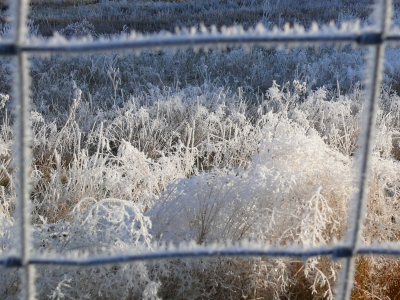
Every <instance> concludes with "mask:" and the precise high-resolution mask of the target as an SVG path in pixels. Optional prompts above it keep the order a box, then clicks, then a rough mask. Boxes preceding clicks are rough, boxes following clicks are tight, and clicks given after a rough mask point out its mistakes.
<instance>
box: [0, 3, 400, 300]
mask: <svg viewBox="0 0 400 300" xmlns="http://www.w3.org/2000/svg"><path fill="white" fill-rule="evenodd" d="M0 4H2V5H3V2H2V1H0ZM371 4H372V2H371V1H367V0H365V1H364V0H362V1H361V0H360V1H352V0H335V1H331V3H329V5H325V6H324V5H323V2H321V4H319V5H316V4H315V3H312V2H311V1H292V0H281V1H277V2H276V3H275V2H273V1H268V0H267V1H261V0H243V1H234V0H224V1H216V0H215V1H214V0H212V1H191V0H187V1H147V0H146V1H130V0H127V1H105V0H101V1H94V0H93V1H84V0H82V1H78V0H76V1H72V0H67V1H47V0H37V1H33V4H32V6H31V14H30V22H29V29H30V37H34V36H36V35H41V36H44V37H45V38H47V37H49V36H51V35H53V34H54V32H57V33H55V34H56V35H60V36H62V37H63V38H65V39H66V40H71V39H73V40H75V39H80V38H83V39H84V38H86V37H87V36H89V35H90V36H92V37H93V38H94V39H100V38H102V37H104V36H105V37H110V36H112V35H118V36H124V35H128V34H129V32H130V31H131V30H137V31H139V32H145V33H153V32H159V31H162V30H168V31H174V30H176V29H175V28H176V27H182V26H197V27H199V28H200V25H199V24H200V23H201V22H202V21H203V23H204V26H205V27H207V28H209V27H210V26H211V25H212V24H216V25H217V27H218V28H220V26H222V25H227V26H231V25H235V24H243V27H244V28H245V29H247V28H252V27H254V26H256V25H257V24H258V23H259V22H260V23H262V24H263V26H265V27H266V29H272V28H273V26H277V27H279V28H282V27H284V26H285V25H284V24H285V22H289V24H290V26H292V25H293V24H294V23H300V24H302V25H303V26H304V27H305V28H306V30H309V29H310V27H311V26H312V25H311V21H313V20H316V21H317V22H318V23H317V25H315V26H322V24H325V23H328V22H329V21H330V20H333V21H334V22H335V24H336V25H337V26H341V25H342V24H344V23H345V22H347V25H346V26H349V28H352V27H354V26H357V24H356V23H357V22H359V24H361V26H367V25H368V24H371V23H372V21H373V20H372V19H371V18H369V17H368V16H369V14H370V13H371V11H372V9H371ZM398 5H399V3H398V2H396V1H395V2H394V7H395V11H394V16H393V20H394V23H395V24H396V25H400V14H399V12H398ZM4 7H5V6H4ZM7 18H8V16H7V11H6V10H3V11H0V38H1V39H6V38H7V37H8V36H9V34H10V28H9V26H8V23H7V22H6V20H7ZM357 20H358V21H357ZM318 24H319V25H318ZM336 25H335V26H336ZM60 39H61V38H60ZM366 57H368V51H367V50H366V49H365V48H356V47H352V46H350V45H338V46H331V45H322V46H320V47H318V48H311V47H310V48H297V47H296V48H293V49H278V48H272V49H266V48H262V47H257V46H254V47H251V48H249V49H244V48H241V47H230V48H228V49H225V50H224V51H220V50H215V49H212V50H204V49H202V50H200V51H195V50H194V49H187V50H171V49H161V50H160V51H147V50H145V51H142V52H141V53H129V52H128V51H126V52H125V53H123V54H121V53H107V54H101V53H100V54H85V55H83V54H80V55H59V54H54V55H47V56H40V55H34V56H32V57H30V64H31V66H30V75H31V93H30V97H31V112H30V123H31V127H32V140H31V151H32V159H31V162H30V170H29V176H30V180H31V184H32V189H31V191H30V199H31V202H32V227H33V238H32V243H33V246H34V249H33V250H32V251H33V253H34V257H53V256H54V257H66V258H67V257H69V258H76V257H82V258H83V257H89V256H93V257H97V255H103V256H105V257H108V256H110V255H112V254H120V253H134V254H143V253H153V252H155V251H162V250H172V249H181V250H182V249H183V250H186V249H199V247H200V246H204V247H210V248H206V249H214V248H213V247H216V248H218V247H221V246H227V247H232V248H234V247H235V246H236V245H239V246H240V245H242V246H243V245H245V246H246V245H248V246H249V247H260V246H262V247H267V246H271V247H283V248H288V247H295V248H296V249H312V248H316V247H325V246H328V245H332V244H341V243H342V241H343V239H344V236H345V234H346V232H347V231H349V230H350V229H351V228H348V226H347V221H348V217H350V218H351V217H352V215H351V214H349V206H350V201H352V200H353V199H354V194H355V192H356V174H355V171H354V168H355V164H356V163H357V162H356V157H357V156H356V155H355V154H356V153H357V150H358V149H359V145H358V137H359V134H360V131H361V129H362V128H361V127H362V126H363V125H362V124H363V123H362V122H360V119H361V115H362V114H363V111H364V109H365V103H366V100H365V98H366V96H365V93H364V91H363V89H364V87H365V75H366V74H367V73H368V71H369V70H368V68H367V67H366V63H365V58H366ZM385 58H386V60H385V70H384V78H383V81H382V86H381V90H380V97H379V110H378V116H377V122H376V139H375V141H374V148H373V162H372V173H371V179H370V183H369V196H368V197H369V198H368V199H369V202H368V209H367V215H366V222H365V226H364V230H363V233H362V239H363V243H364V244H365V245H374V244H378V245H382V244H385V243H392V244H393V245H395V246H397V247H398V243H399V240H400V217H399V215H398V209H399V201H400V162H399V160H400V144H399V142H400V130H399V129H400V96H399V94H400V50H399V49H398V48H393V47H387V48H386V54H385ZM12 68H13V60H12V59H11V58H7V57H0V120H1V122H0V257H2V256H6V255H9V254H13V253H15V249H16V244H17V243H18V238H17V237H16V233H15V228H14V225H15V223H16V219H15V216H14V210H15V201H16V195H15V188H16V179H15V174H16V170H15V165H14V161H13V160H14V158H13V155H14V152H15V151H19V149H18V147H17V148H15V147H14V148H13V141H14V138H15V132H14V127H13V126H14V121H15V117H14V115H13V112H12V111H13V102H14V101H15V99H14V98H13V94H12V92H11V87H12V85H13V80H12V76H11V70H12ZM35 268H36V277H37V279H36V289H37V293H38V295H37V297H38V299H334V298H335V295H336V291H335V284H336V283H337V281H338V272H339V270H340V269H341V268H342V264H341V260H334V259H332V258H331V257H330V256H317V257H311V258H307V259H301V258H296V257H252V256H250V257H234V256H226V257H213V258H211V257H200V258H191V259H188V258H174V259H172V258H171V259H162V260H148V261H139V262H132V263H120V264H108V265H100V266H95V267H93V266H89V267H84V268H76V267H68V266H47V265H43V266H36V267H35ZM19 285H20V279H19V276H18V270H15V269H6V268H1V269H0V298H1V299H15V298H17V297H18V289H19ZM399 297H400V259H399V258H398V257H395V256H383V255H382V256H372V255H360V256H358V257H357V259H356V274H355V284H354V288H353V292H352V299H398V298H399Z"/></svg>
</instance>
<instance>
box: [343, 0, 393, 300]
mask: <svg viewBox="0 0 400 300" xmlns="http://www.w3.org/2000/svg"><path fill="white" fill-rule="evenodd" d="M391 10H392V1H391V0H381V1H380V3H376V7H375V12H374V13H375V22H376V26H377V29H378V33H379V35H380V43H379V44H377V45H375V46H370V55H369V57H368V59H369V61H367V67H366V69H367V71H368V72H365V74H364V76H365V82H366V97H367V102H366V107H365V109H364V114H363V117H362V118H361V121H360V122H361V128H362V132H361V134H360V137H359V143H358V144H359V145H360V147H361V149H360V151H359V152H358V153H357V154H358V156H359V157H357V159H359V160H360V161H359V165H358V166H357V168H356V171H357V172H356V176H359V177H358V179H357V180H358V182H357V190H356V195H355V197H354V200H353V203H350V213H349V214H348V228H350V229H351V231H350V232H348V236H347V237H346V238H347V240H348V242H349V243H350V248H351V256H350V257H347V258H345V262H344V266H343V269H342V270H341V272H342V276H340V277H341V281H342V282H340V283H339V286H340V285H342V286H340V289H339V291H340V292H341V295H340V296H339V299H344V300H345V299H350V297H351V291H352V289H353V285H354V275H355V261H356V257H357V253H358V249H359V247H360V242H361V235H362V230H363V226H364V221H365V215H366V207H367V202H368V190H369V188H368V183H369V177H370V176H369V173H370V169H371V160H372V149H373V147H374V134H375V124H376V114H377V106H378V99H379V94H380V86H381V83H382V73H383V60H384V54H385V37H386V34H387V32H388V30H389V26H390V21H391Z"/></svg>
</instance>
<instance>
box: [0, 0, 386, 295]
mask: <svg viewBox="0 0 400 300" xmlns="http://www.w3.org/2000/svg"><path fill="white" fill-rule="evenodd" d="M379 4H380V5H379V6H378V5H377V7H376V21H377V22H378V31H377V33H373V34H372V35H370V37H372V40H371V41H369V40H368V39H367V40H366V41H364V40H363V37H362V36H361V37H360V41H361V42H370V43H371V44H374V45H373V46H370V50H371V55H370V58H369V63H368V66H369V67H370V69H369V70H368V72H370V73H367V74H369V78H368V80H367V85H366V86H367V93H366V96H367V103H366V108H365V113H364V121H365V122H364V123H363V124H362V125H363V126H362V131H363V132H362V134H361V136H360V140H359V145H360V146H361V148H360V151H359V152H358V155H359V161H360V163H359V168H358V169H357V171H358V173H357V174H356V175H357V176H359V178H358V183H357V184H358V189H357V194H356V195H355V197H354V200H353V203H351V205H350V206H351V210H350V212H351V213H350V214H349V217H348V227H349V228H352V230H351V231H350V232H349V233H348V236H347V239H348V240H347V241H348V245H347V246H346V247H347V248H346V247H345V251H344V252H343V253H345V252H346V251H347V249H349V250H350V252H349V253H348V254H346V255H342V256H339V257H345V259H344V265H343V268H342V270H341V275H342V276H341V277H340V278H341V281H340V285H339V288H340V289H339V294H338V298H339V299H350V297H351V291H352V287H353V282H354V273H355V260H356V255H357V253H361V252H362V251H366V252H368V249H367V250H365V249H364V250H363V249H362V247H360V242H361V234H362V228H363V223H364V219H365V213H366V205H367V201H368V177H369V170H370V164H371V159H372V148H373V143H374V139H373V138H374V128H375V122H376V110H377V102H378V97H379V93H380V85H381V78H382V69H383V57H384V51H385V39H386V34H387V32H388V29H389V26H390V19H391V18H390V15H391V14H390V12H391V8H392V0H381V1H380V3H379ZM10 6H11V11H12V12H13V17H14V21H13V24H12V30H13V33H14V41H13V45H11V46H10V45H6V46H7V47H6V48H4V49H6V50H4V52H5V53H6V52H7V51H9V52H10V53H11V55H13V56H14V57H13V58H14V62H15V68H14V71H13V73H14V74H13V75H14V82H13V86H12V90H13V95H14V98H15V99H16V104H15V108H14V113H15V116H16V121H15V127H14V128H15V140H14V150H15V166H16V169H17V191H16V192H17V203H16V204H17V205H16V206H17V207H16V218H17V220H18V228H19V252H18V255H19V257H18V260H19V261H20V262H19V266H20V276H21V286H20V297H21V299H34V298H35V296H36V293H35V285H34V279H35V264H43V263H49V262H50V261H48V262H46V261H45V260H34V259H31V257H30V250H31V230H32V228H31V216H30V200H29V193H30V184H29V167H30V165H31V161H30V160H31V153H30V147H29V145H30V139H31V129H30V124H29V111H30V110H29V106H30V102H29V101H30V100H29V88H30V76H29V73H28V72H29V61H28V54H29V52H34V51H38V49H39V48H36V50H35V48H31V49H30V48H29V46H30V45H28V44H27V43H26V40H27V15H28V8H29V0H10ZM309 38H310V40H311V37H309ZM314 38H315V37H314ZM358 38H359V37H354V39H358ZM332 40H333V37H332ZM349 40H350V38H349ZM204 41H205V40H204ZM204 41H203V42H204ZM210 41H211V42H209V43H217V41H216V40H215V41H214V40H213V39H211V40H210ZM175 42H176V41H175ZM178 42H179V41H178ZM200 42H202V41H200ZM239 42H240V40H239ZM241 42H242V43H243V44H244V43H245V41H244V40H242V41H241ZM247 42H248V43H251V42H250V41H247ZM110 43H112V42H110ZM164 43H166V42H165V41H164ZM289 43H290V41H289ZM293 43H295V42H294V41H293ZM361 44H362V43H361ZM2 46H3V45H0V50H1V47H2ZM64 46H65V45H64ZM111 46H112V45H111ZM111 46H110V45H106V44H105V45H103V46H102V45H97V46H96V45H92V46H90V45H89V47H92V50H93V51H94V50H99V49H101V48H102V47H103V48H107V47H109V49H111V48H112V47H111ZM114 46H115V45H114ZM117 46H118V44H117ZM159 46H163V43H162V42H161V43H160V45H159ZM183 46H184V45H183ZM39 47H40V45H39ZM74 47H75V48H74ZM129 47H130V46H129ZM141 47H142V48H143V46H141ZM177 47H179V45H178V46H177ZM49 49H50V48H49ZM68 49H69V50H71V51H72V50H73V51H79V48H78V46H77V45H72V46H71V48H68V45H67V46H66V47H65V49H64V50H67V51H68ZM82 49H84V48H82ZM50 50H51V49H50ZM61 50H62V49H61ZM86 50H88V49H86ZM89 50H90V48H89ZM10 53H9V54H10ZM226 249H227V250H226V253H225V252H224V251H220V250H218V251H215V252H212V251H209V250H207V251H205V252H204V255H205V256H207V255H232V254H234V255H271V256H273V255H278V254H279V255H284V256H285V255H286V256H288V255H291V252H290V250H286V252H285V250H282V252H279V251H278V252H277V253H275V254H274V252H273V251H272V250H271V251H269V252H268V250H265V251H264V250H263V251H264V252H263V251H260V252H257V251H254V252H251V249H247V252H246V249H242V250H240V249H239V250H237V249H236V250H229V248H226ZM339 250H341V249H339ZM235 251H237V252H235ZM379 251H384V249H383V250H379V249H375V252H376V253H378V252H379ZM300 252H301V251H300ZM300 252H298V253H300ZM224 253H225V254H224ZM257 253H258V254H257ZM298 253H297V254H298ZM301 253H303V254H304V255H308V256H315V255H331V254H333V255H335V254H338V253H339V251H336V250H334V249H333V250H330V249H328V250H326V254H324V251H323V250H321V249H319V250H318V249H317V250H308V251H303V252H301ZM301 253H300V254H301ZM343 253H342V254H343ZM199 254H201V252H199V251H198V252H195V251H188V252H185V251H182V252H179V251H177V252H175V253H172V254H171V253H164V254H162V253H161V255H160V256H159V257H158V258H162V257H168V255H169V256H173V255H176V257H185V256H186V257H190V256H193V257H194V256H197V255H199ZM293 254H296V252H293ZM163 255H164V256H163ZM154 257H155V258H157V254H156V253H155V254H149V255H148V256H146V255H144V256H142V257H140V256H134V257H131V258H130V260H132V261H133V260H140V259H154ZM128 258H129V257H114V258H103V259H97V260H96V259H93V261H92V262H91V261H90V258H89V260H88V261H87V262H86V263H87V264H86V265H92V264H105V263H109V262H108V261H107V259H108V260H110V259H111V261H113V262H114V263H116V262H123V261H129V259H128ZM50 263H52V264H60V265H62V264H68V263H71V265H73V264H76V265H79V264H78V263H77V262H75V261H71V262H68V260H62V259H58V260H53V261H51V262H50ZM5 265H6V264H5ZM16 265H18V264H16ZM80 265H85V264H84V263H82V264H80ZM14 266H15V265H14Z"/></svg>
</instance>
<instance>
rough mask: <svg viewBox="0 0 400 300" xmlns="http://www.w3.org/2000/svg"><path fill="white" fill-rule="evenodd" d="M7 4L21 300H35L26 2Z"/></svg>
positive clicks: (27, 1) (17, 0)
mask: <svg viewBox="0 0 400 300" xmlns="http://www.w3.org/2000/svg"><path fill="white" fill-rule="evenodd" d="M10 5H14V7H13V8H12V9H13V11H14V16H13V17H14V22H13V23H14V24H12V26H13V27H14V28H13V33H14V43H15V46H16V49H17V55H16V56H15V57H14V62H15V68H14V83H13V86H12V89H13V94H14V98H15V104H14V105H15V107H14V114H15V116H16V120H15V125H14V128H15V139H14V150H15V155H16V157H15V166H16V169H17V191H16V193H17V204H16V205H17V212H16V213H17V214H16V218H17V220H18V224H17V226H18V228H19V237H18V238H19V247H20V249H19V255H20V261H21V268H20V277H21V285H20V298H21V299H35V295H36V292H35V284H34V277H35V276H34V273H35V266H34V265H32V264H30V263H29V260H30V250H31V243H30V242H31V214H30V200H29V190H30V183H29V167H30V165H31V161H30V157H31V153H30V147H29V146H30V140H31V131H30V124H29V105H30V103H29V102H30V100H29V81H30V78H29V74H28V72H29V70H28V69H29V61H28V57H27V53H25V52H24V51H22V50H21V49H22V47H23V45H24V43H25V41H26V39H27V34H28V32H27V31H28V30H27V16H28V7H29V0H15V1H13V2H12V3H10Z"/></svg>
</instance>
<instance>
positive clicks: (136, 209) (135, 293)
mask: <svg viewBox="0 0 400 300" xmlns="http://www.w3.org/2000/svg"><path fill="white" fill-rule="evenodd" d="M142 211H143V207H142V205H140V204H137V203H134V202H132V201H123V200H119V199H103V200H99V201H97V200H96V199H94V198H85V199H82V200H81V201H80V202H79V203H78V204H77V205H76V206H75V207H74V209H73V211H72V213H71V220H70V221H66V222H62V223H57V224H44V225H41V226H39V227H36V228H35V242H36V245H35V246H36V247H37V249H39V250H40V251H41V252H42V253H43V254H46V255H52V254H51V253H53V252H54V253H57V256H58V257H59V256H60V255H63V256H67V257H68V256H69V257H71V256H72V257H77V256H83V257H87V256H89V255H94V254H102V255H110V254H114V255H115V254H118V253H123V252H126V251H129V252H130V253H141V252H143V251H151V249H152V247H151V242H152V236H151V234H150V233H149V229H150V227H151V223H150V220H149V218H148V217H146V216H144V215H143V213H142ZM48 252H50V254H48ZM38 273H39V274H38V276H39V277H40V278H42V279H41V280H40V282H39V283H38V293H39V296H40V297H44V296H48V297H50V298H52V299H59V298H63V297H66V298H75V299H76V298H80V299H85V298H87V299H104V298H107V299H130V298H132V297H133V298H137V297H140V296H142V295H143V296H144V297H147V299H156V297H157V288H158V286H159V284H158V283H156V282H153V281H152V279H151V278H150V272H149V270H148V268H147V266H146V263H145V262H137V263H131V264H124V265H104V266H96V267H87V268H83V269H82V268H79V269H77V268H67V267H39V268H38ZM152 297H153V298H152Z"/></svg>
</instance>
